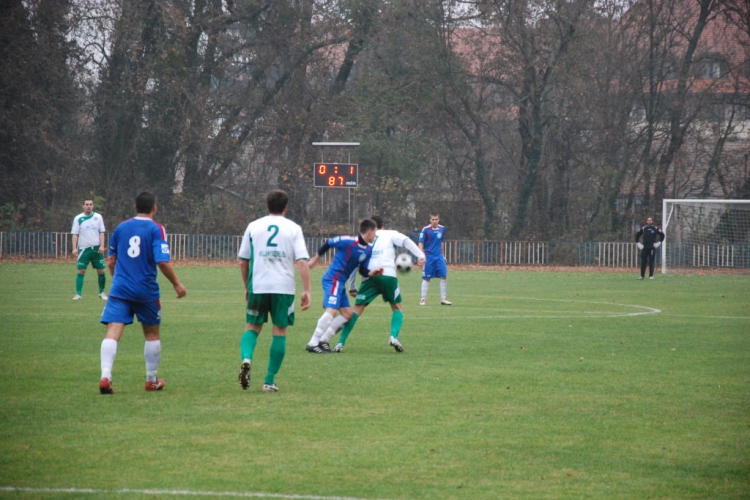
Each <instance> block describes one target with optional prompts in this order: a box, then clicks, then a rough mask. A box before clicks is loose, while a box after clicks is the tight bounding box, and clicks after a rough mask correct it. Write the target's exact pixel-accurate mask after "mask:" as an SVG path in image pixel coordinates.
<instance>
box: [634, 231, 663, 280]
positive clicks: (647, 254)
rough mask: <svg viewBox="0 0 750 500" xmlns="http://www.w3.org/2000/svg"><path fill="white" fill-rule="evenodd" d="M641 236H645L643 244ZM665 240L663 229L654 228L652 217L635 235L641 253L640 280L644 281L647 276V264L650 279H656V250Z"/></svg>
mask: <svg viewBox="0 0 750 500" xmlns="http://www.w3.org/2000/svg"><path fill="white" fill-rule="evenodd" d="M641 236H643V243H641V242H640V241H638V240H640V239H641ZM664 238H665V234H664V233H663V232H662V230H661V228H658V227H656V226H654V219H652V218H651V217H649V218H647V219H646V225H645V226H643V227H642V228H641V229H640V230H639V231H638V232H637V233H635V244H636V245H637V246H638V250H640V251H641V277H640V278H638V279H639V280H642V279H643V278H644V277H645V276H646V264H648V266H649V268H648V279H650V280H652V279H654V260H655V250H656V249H658V248H659V247H660V246H661V242H662V241H664ZM657 239H658V241H657Z"/></svg>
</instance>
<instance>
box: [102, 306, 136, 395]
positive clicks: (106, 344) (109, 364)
mask: <svg viewBox="0 0 750 500" xmlns="http://www.w3.org/2000/svg"><path fill="white" fill-rule="evenodd" d="M133 314H134V312H133V309H132V307H131V303H130V302H128V301H126V300H122V299H114V300H112V301H109V302H107V305H106V306H104V311H103V312H102V317H101V320H100V321H101V323H103V324H105V325H107V331H106V333H105V335H104V339H103V340H102V345H101V352H100V360H101V369H102V376H101V379H100V381H99V392H101V393H102V394H113V393H114V392H115V391H114V390H113V389H112V368H113V366H114V364H115V357H116V356H117V345H118V343H119V342H120V338H121V337H122V334H123V332H124V331H125V325H129V324H131V323H132V322H133Z"/></svg>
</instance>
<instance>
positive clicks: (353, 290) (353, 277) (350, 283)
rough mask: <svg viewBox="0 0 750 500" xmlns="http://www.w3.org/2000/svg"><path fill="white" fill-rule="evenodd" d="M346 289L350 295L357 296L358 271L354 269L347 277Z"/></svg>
mask: <svg viewBox="0 0 750 500" xmlns="http://www.w3.org/2000/svg"><path fill="white" fill-rule="evenodd" d="M346 289H347V290H349V295H351V296H352V297H356V296H357V272H356V271H352V274H350V275H349V277H348V278H347V279H346Z"/></svg>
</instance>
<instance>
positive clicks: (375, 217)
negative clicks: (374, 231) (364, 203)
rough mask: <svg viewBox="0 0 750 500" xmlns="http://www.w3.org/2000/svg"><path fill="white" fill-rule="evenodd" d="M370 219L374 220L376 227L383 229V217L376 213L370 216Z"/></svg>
mask: <svg viewBox="0 0 750 500" xmlns="http://www.w3.org/2000/svg"><path fill="white" fill-rule="evenodd" d="M370 219H372V220H373V221H375V225H376V226H377V228H378V229H383V227H384V226H385V224H384V223H383V218H382V217H381V216H379V215H377V214H375V215H373V216H372V217H370Z"/></svg>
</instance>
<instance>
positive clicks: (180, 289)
mask: <svg viewBox="0 0 750 500" xmlns="http://www.w3.org/2000/svg"><path fill="white" fill-rule="evenodd" d="M157 266H159V271H161V272H162V274H163V275H164V276H165V277H166V278H167V279H168V280H169V282H170V283H172V286H173V287H174V291H175V292H177V298H178V299H181V298H183V297H184V296H185V295H187V290H185V287H184V286H182V283H180V280H179V279H178V278H177V274H175V272H174V268H173V267H172V263H171V262H169V261H162V262H159V263H158V264H157Z"/></svg>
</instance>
